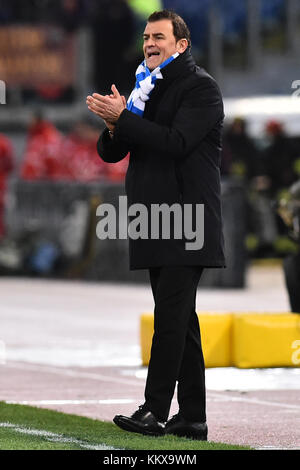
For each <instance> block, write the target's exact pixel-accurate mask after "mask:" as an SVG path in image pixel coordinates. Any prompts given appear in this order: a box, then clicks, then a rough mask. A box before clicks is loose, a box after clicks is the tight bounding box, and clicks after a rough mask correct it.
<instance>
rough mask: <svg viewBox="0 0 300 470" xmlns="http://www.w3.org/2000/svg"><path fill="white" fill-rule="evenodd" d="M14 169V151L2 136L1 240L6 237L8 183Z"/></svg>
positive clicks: (0, 136)
mask: <svg viewBox="0 0 300 470" xmlns="http://www.w3.org/2000/svg"><path fill="white" fill-rule="evenodd" d="M13 168H14V162H13V149H12V145H11V143H10V141H9V140H8V138H7V137H5V136H4V135H3V134H0V238H2V237H3V236H4V235H5V224H4V204H5V191H6V182H7V178H8V176H9V174H10V173H11V172H12V170H13Z"/></svg>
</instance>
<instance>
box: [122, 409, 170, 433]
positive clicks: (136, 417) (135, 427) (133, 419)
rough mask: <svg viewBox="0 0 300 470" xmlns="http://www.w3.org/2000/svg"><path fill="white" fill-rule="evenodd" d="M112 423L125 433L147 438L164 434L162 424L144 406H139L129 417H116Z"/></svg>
mask: <svg viewBox="0 0 300 470" xmlns="http://www.w3.org/2000/svg"><path fill="white" fill-rule="evenodd" d="M113 422H114V423H115V424H116V425H117V426H119V427H120V428H121V429H124V430H125V431H130V432H138V433H140V434H145V435H147V436H163V435H164V434H165V425H164V423H162V422H160V421H158V420H157V419H156V417H155V416H154V414H153V413H152V412H151V411H149V410H147V408H146V407H145V405H141V406H139V409H138V410H137V411H135V413H133V415H132V416H130V417H128V416H122V415H116V416H115V417H114V419H113Z"/></svg>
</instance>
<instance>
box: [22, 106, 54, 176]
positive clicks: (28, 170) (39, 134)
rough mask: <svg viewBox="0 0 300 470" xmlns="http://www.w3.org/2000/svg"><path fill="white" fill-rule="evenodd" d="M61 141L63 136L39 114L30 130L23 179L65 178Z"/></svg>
mask: <svg viewBox="0 0 300 470" xmlns="http://www.w3.org/2000/svg"><path fill="white" fill-rule="evenodd" d="M61 141H62V135H61V133H60V132H59V131H58V130H57V129H56V127H55V126H54V125H53V124H52V123H51V122H49V121H47V120H46V119H44V118H43V117H42V115H40V114H39V113H37V114H36V115H35V116H34V118H33V120H32V122H31V123H30V126H29V129H28V139H27V146H26V150H25V155H24V160H23V164H22V166H21V178H23V179H25V180H39V179H48V180H51V179H61V178H62V177H63V168H62V165H61V160H60V145H61Z"/></svg>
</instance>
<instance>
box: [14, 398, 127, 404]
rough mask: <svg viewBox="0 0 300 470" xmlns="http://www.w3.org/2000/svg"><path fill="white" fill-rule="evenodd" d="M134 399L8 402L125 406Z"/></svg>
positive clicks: (16, 402)
mask: <svg viewBox="0 0 300 470" xmlns="http://www.w3.org/2000/svg"><path fill="white" fill-rule="evenodd" d="M134 402H135V400H133V399H132V398H117V399H113V398H112V399H110V400H22V401H15V400H6V401H5V403H7V404H8V405H122V404H123V405H124V404H127V403H134Z"/></svg>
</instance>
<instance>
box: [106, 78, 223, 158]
mask: <svg viewBox="0 0 300 470" xmlns="http://www.w3.org/2000/svg"><path fill="white" fill-rule="evenodd" d="M223 118H224V112H223V101H222V96H221V93H220V91H219V88H218V86H217V85H216V84H215V82H214V80H213V79H211V78H203V79H201V80H198V81H197V83H196V84H195V85H194V86H193V87H192V88H191V89H189V90H187V91H186V92H185V95H184V97H183V99H182V102H181V105H180V107H179V108H178V110H177V112H176V114H175V116H174V119H173V122H172V125H171V126H163V125H160V124H157V123H155V122H152V121H149V120H147V119H144V118H142V117H140V116H138V115H136V114H134V113H132V112H130V111H128V110H124V111H123V112H122V114H121V116H120V118H119V120H118V122H117V125H116V128H115V135H116V137H117V138H118V139H120V140H122V141H123V142H127V143H128V145H138V146H141V147H143V146H144V147H145V148H148V149H149V148H152V149H153V150H155V151H157V152H159V153H163V154H165V155H168V156H171V157H172V158H174V159H180V158H184V157H186V156H187V155H189V154H190V153H191V152H192V151H193V150H194V149H195V148H196V147H197V146H198V145H199V143H200V142H201V141H202V140H203V139H204V138H205V137H206V136H207V134H208V133H209V132H210V131H211V130H212V129H213V127H214V126H215V125H216V124H217V123H218V122H220V121H222V120H223Z"/></svg>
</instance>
